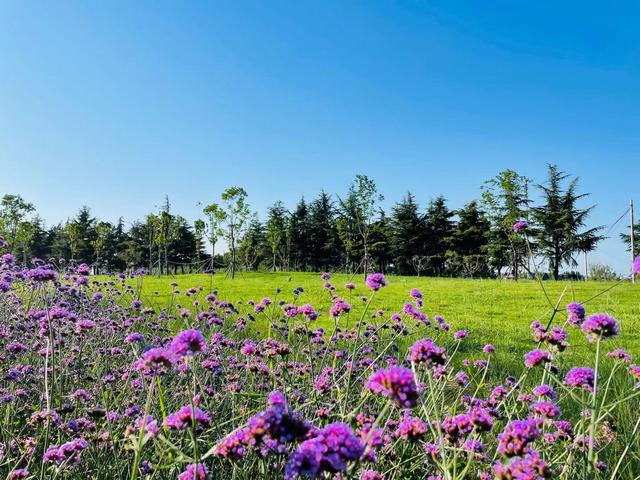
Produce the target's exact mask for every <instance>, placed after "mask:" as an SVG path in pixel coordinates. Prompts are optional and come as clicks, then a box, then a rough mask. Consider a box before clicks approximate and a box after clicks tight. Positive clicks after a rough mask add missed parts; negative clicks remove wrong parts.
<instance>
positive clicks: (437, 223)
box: [424, 196, 454, 276]
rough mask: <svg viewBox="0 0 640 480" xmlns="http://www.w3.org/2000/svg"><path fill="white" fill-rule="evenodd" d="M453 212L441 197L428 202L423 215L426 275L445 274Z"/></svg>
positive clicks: (452, 226)
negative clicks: (424, 223) (424, 222)
mask: <svg viewBox="0 0 640 480" xmlns="http://www.w3.org/2000/svg"><path fill="white" fill-rule="evenodd" d="M453 216H454V212H452V211H451V210H449V207H447V201H446V200H445V198H444V197H443V196H439V197H436V198H435V199H434V200H431V202H429V206H428V207H427V213H426V215H425V221H426V234H425V249H424V252H425V255H426V256H427V269H426V270H427V273H429V274H431V275H437V276H440V275H444V274H445V273H446V255H447V251H448V250H449V246H450V240H451V235H452V234H453V228H454V222H453V221H452V220H451V219H452V218H453Z"/></svg>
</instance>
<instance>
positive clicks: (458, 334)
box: [453, 330, 469, 340]
mask: <svg viewBox="0 0 640 480" xmlns="http://www.w3.org/2000/svg"><path fill="white" fill-rule="evenodd" d="M468 336H469V332H467V331H466V330H458V331H457V332H455V333H454V334H453V338H454V340H462V339H463V338H467V337H468Z"/></svg>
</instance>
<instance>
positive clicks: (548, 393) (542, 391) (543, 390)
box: [532, 384, 558, 400]
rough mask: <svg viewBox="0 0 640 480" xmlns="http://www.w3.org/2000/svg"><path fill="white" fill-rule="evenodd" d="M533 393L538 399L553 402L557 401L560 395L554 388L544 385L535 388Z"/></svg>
mask: <svg viewBox="0 0 640 480" xmlns="http://www.w3.org/2000/svg"><path fill="white" fill-rule="evenodd" d="M532 393H533V394H534V395H535V396H537V397H547V398H550V399H551V400H555V399H556V398H558V394H557V393H556V391H555V390H554V389H553V387H551V386H549V385H544V384H543V385H538V386H537V387H534V388H533V390H532Z"/></svg>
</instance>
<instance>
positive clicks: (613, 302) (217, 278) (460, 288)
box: [141, 272, 640, 373]
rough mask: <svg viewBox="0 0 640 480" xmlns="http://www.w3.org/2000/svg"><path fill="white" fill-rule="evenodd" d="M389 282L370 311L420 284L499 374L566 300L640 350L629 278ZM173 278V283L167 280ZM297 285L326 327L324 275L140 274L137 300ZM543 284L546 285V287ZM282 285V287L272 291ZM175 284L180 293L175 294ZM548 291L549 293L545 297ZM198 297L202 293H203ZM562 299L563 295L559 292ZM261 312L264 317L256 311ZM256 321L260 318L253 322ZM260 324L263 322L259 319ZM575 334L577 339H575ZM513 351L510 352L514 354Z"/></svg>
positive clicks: (391, 308)
mask: <svg viewBox="0 0 640 480" xmlns="http://www.w3.org/2000/svg"><path fill="white" fill-rule="evenodd" d="M388 280H389V285H388V286H387V287H385V288H383V289H382V290H381V291H379V292H378V293H377V295H376V298H374V300H373V302H372V305H371V308H370V310H371V311H372V312H374V311H376V310H377V309H384V311H385V316H386V317H388V316H389V315H391V314H392V313H393V312H396V311H399V310H400V309H401V308H402V305H403V304H404V303H405V302H406V301H408V300H409V297H408V294H409V291H410V289H411V288H413V287H416V288H419V289H420V290H421V291H422V293H423V295H424V298H425V305H426V309H425V311H426V312H427V313H428V314H429V317H430V318H433V316H434V315H442V316H443V317H444V318H445V319H446V320H447V322H448V323H449V324H450V325H451V327H452V330H457V329H465V330H468V332H469V338H468V339H467V341H465V342H464V344H463V346H462V348H463V351H474V352H477V351H478V350H479V349H481V347H482V345H484V344H486V343H492V344H494V345H495V346H496V347H497V349H498V351H497V359H498V362H497V364H498V365H500V366H501V367H502V368H501V369H499V370H502V371H503V372H506V371H508V372H510V373H517V372H518V371H519V370H520V369H521V368H522V364H521V363H520V364H517V365H514V364H513V362H514V359H521V358H522V355H524V353H526V352H527V351H529V350H531V348H533V346H534V345H535V344H534V342H533V340H532V338H531V330H530V328H529V325H530V324H531V322H532V321H534V320H540V321H542V322H543V323H546V321H548V320H549V318H550V316H551V313H552V312H553V307H552V304H553V306H555V305H556V304H557V303H558V301H560V302H559V305H560V307H559V308H560V311H559V313H558V315H557V316H556V319H555V320H554V324H558V325H561V324H563V323H564V322H565V320H566V314H565V309H564V308H565V306H566V304H567V303H569V302H571V301H579V302H583V303H585V307H586V309H587V314H590V313H595V312H607V313H609V314H610V315H612V316H614V317H616V318H617V319H618V320H619V322H620V324H621V335H619V336H618V337H616V338H615V339H613V340H611V341H609V342H607V345H606V348H607V350H610V349H613V348H624V349H626V350H628V351H629V353H631V354H634V353H635V354H640V332H639V331H638V329H639V327H640V285H632V284H630V283H628V282H625V283H621V284H614V283H607V282H575V281H574V282H571V281H559V282H544V283H543V284H542V286H541V284H540V283H539V282H536V281H532V280H521V281H518V282H514V281H511V280H482V279H479V280H473V279H452V278H417V277H399V276H389V277H388ZM349 281H353V282H354V283H355V284H356V289H355V290H353V293H352V297H351V302H350V303H352V305H353V306H354V311H353V312H352V313H353V314H355V317H356V318H358V317H359V315H358V312H359V311H361V310H362V309H363V308H364V307H363V306H364V302H363V301H362V300H361V299H360V297H361V296H362V295H369V293H370V290H369V289H368V288H367V287H366V286H365V285H364V282H363V278H362V277H361V276H357V277H355V278H353V277H350V276H347V275H344V274H336V275H333V276H332V278H331V282H332V284H333V285H334V286H335V287H336V289H337V290H336V292H337V294H338V295H340V296H343V297H345V298H347V299H349V294H350V292H349V291H348V290H346V289H345V288H344V284H345V283H347V282H349ZM172 283H177V285H178V286H177V287H175V288H174V287H173V286H172V285H171V284H172ZM298 286H301V287H303V288H304V293H303V294H302V295H301V297H300V300H299V301H298V302H299V303H311V304H313V305H314V306H315V307H316V309H317V310H318V313H319V314H320V316H319V318H318V320H317V325H318V326H323V327H325V328H328V327H331V326H332V325H333V324H332V321H331V320H330V318H329V314H328V308H329V306H330V301H329V298H330V297H329V293H328V292H327V291H326V290H325V289H324V288H323V281H322V280H321V279H320V276H319V274H315V273H268V272H267V273H253V272H252V273H242V274H240V275H239V276H238V277H237V278H235V279H233V280H232V279H230V278H224V276H223V275H214V276H210V275H180V276H175V277H172V276H166V277H152V276H148V277H144V280H143V281H142V289H141V299H142V300H143V301H144V303H145V304H146V305H147V306H153V307H154V308H155V309H161V308H164V307H166V308H173V307H175V305H176V304H183V305H184V306H188V305H189V304H190V303H191V302H192V301H193V297H187V296H185V295H184V292H185V290H187V289H188V288H190V287H203V291H202V292H203V293H205V294H206V293H208V292H210V291H214V290H217V291H218V292H219V297H220V298H221V299H222V300H229V301H237V300H242V301H243V302H247V301H250V300H254V301H256V302H259V301H260V300H261V299H262V298H263V297H266V296H268V297H270V298H271V299H273V300H275V299H276V298H277V299H282V300H284V301H286V302H289V301H291V300H292V298H293V293H292V291H293V290H294V289H295V288H296V287H298ZM543 287H544V291H543ZM278 288H280V289H281V290H282V292H281V293H279V294H277V293H276V290H277V289H278ZM174 289H177V290H178V291H179V292H180V293H179V294H174V293H172V292H173V291H174ZM545 291H546V295H545ZM201 295H202V294H201ZM561 297H562V298H561ZM261 318H264V317H261ZM263 321H264V320H263ZM258 322H259V321H258ZM256 327H257V328H259V329H262V328H263V327H265V325H261V324H260V323H258V324H257V325H256ZM569 331H570V341H571V339H572V338H574V337H575V338H576V341H575V342H572V343H575V345H572V348H570V349H568V351H567V352H566V354H565V360H568V361H571V362H574V363H575V362H578V361H579V360H580V359H581V357H584V358H587V357H588V358H593V354H592V352H590V351H585V349H590V348H593V345H592V344H587V343H586V342H584V340H583V335H582V333H580V332H579V330H577V329H569ZM578 337H579V338H578ZM514 354H515V355H514Z"/></svg>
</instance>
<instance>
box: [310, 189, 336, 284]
mask: <svg viewBox="0 0 640 480" xmlns="http://www.w3.org/2000/svg"><path fill="white" fill-rule="evenodd" d="M335 213H336V211H335V207H334V205H333V202H332V201H331V196H329V195H328V194H327V193H326V192H324V191H323V192H320V195H319V196H318V198H316V199H315V200H314V201H313V202H311V204H310V206H309V244H310V246H309V250H310V254H311V255H310V256H311V258H310V262H311V268H312V269H313V270H314V271H316V272H318V271H321V270H324V271H327V270H330V269H332V268H335V267H338V266H339V264H340V254H339V248H338V244H339V239H338V234H337V227H336V218H335Z"/></svg>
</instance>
